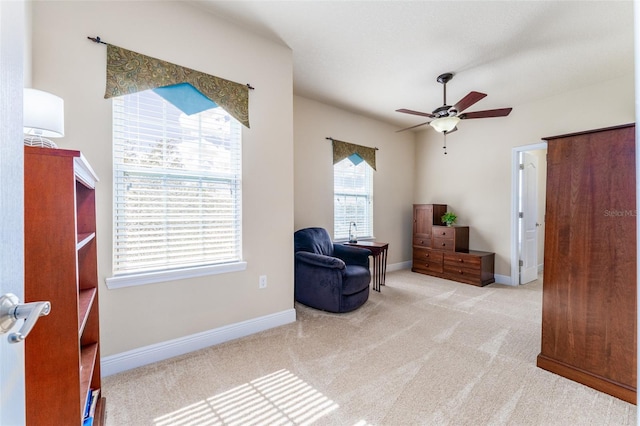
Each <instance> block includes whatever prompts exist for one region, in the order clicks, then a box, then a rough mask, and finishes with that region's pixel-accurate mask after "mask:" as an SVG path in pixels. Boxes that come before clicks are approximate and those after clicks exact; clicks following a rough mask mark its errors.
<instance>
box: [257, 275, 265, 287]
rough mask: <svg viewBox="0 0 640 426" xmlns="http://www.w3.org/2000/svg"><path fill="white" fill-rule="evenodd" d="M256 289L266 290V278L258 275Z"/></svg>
mask: <svg viewBox="0 0 640 426" xmlns="http://www.w3.org/2000/svg"><path fill="white" fill-rule="evenodd" d="M258 288H267V276H266V275H260V279H259V280H258Z"/></svg>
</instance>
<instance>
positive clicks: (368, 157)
mask: <svg viewBox="0 0 640 426" xmlns="http://www.w3.org/2000/svg"><path fill="white" fill-rule="evenodd" d="M331 141H332V142H333V164H336V163H338V162H340V161H342V160H344V159H345V158H349V157H351V156H352V155H354V154H356V155H357V156H359V157H360V158H362V159H363V160H364V161H366V162H367V164H368V165H370V166H371V168H372V169H373V170H376V148H369V147H367V146H362V145H356V144H353V143H349V142H343V141H339V140H336V139H331Z"/></svg>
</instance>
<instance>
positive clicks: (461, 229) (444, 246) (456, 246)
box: [431, 226, 469, 251]
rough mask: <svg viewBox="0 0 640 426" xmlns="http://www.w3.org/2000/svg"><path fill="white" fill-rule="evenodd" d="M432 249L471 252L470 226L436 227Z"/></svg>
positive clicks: (433, 231)
mask: <svg viewBox="0 0 640 426" xmlns="http://www.w3.org/2000/svg"><path fill="white" fill-rule="evenodd" d="M431 232H432V236H433V243H432V245H431V247H432V248H434V249H438V250H444V251H467V250H469V227H468V226H434V227H433V229H432V231H431Z"/></svg>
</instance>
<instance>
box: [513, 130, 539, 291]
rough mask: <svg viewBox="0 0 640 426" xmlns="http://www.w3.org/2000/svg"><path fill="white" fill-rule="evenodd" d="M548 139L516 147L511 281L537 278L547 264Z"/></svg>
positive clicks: (525, 281) (517, 281)
mask: <svg viewBox="0 0 640 426" xmlns="http://www.w3.org/2000/svg"><path fill="white" fill-rule="evenodd" d="M546 154H547V143H546V142H541V143H538V144H533V145H525V146H520V147H515V148H513V150H512V166H511V168H512V177H511V200H512V201H511V218H512V219H511V284H512V285H514V286H515V285H520V284H526V283H528V282H531V281H534V280H536V279H537V278H538V276H539V274H541V273H542V269H543V267H544V211H545V200H546V174H547V173H546V171H547V160H546V159H547V155H546Z"/></svg>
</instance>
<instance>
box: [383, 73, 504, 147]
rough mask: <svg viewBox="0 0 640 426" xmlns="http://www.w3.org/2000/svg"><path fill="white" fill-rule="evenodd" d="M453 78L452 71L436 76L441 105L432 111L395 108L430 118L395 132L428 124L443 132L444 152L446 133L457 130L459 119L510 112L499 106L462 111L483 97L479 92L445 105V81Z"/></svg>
mask: <svg viewBox="0 0 640 426" xmlns="http://www.w3.org/2000/svg"><path fill="white" fill-rule="evenodd" d="M452 78H453V73H450V72H448V73H444V74H441V75H439V76H438V78H437V81H438V83H441V84H442V87H443V102H442V106H441V107H438V108H436V109H434V110H433V111H432V112H430V113H429V112H421V111H414V110H411V109H406V108H402V109H397V110H396V111H397V112H402V113H405V114H413V115H419V116H421V117H429V118H431V119H432V120H429V121H425V122H424V123H420V124H416V125H415V126H411V127H407V128H405V129H400V130H398V131H397V132H403V131H405V130H410V129H415V128H416V127H420V126H424V125H425V124H429V125H430V126H431V127H433V128H434V129H436V130H437V131H438V132H441V133H444V135H445V146H444V147H443V148H445V154H446V153H447V152H446V135H447V134H448V133H452V132H455V131H456V130H458V128H457V127H456V126H457V124H458V123H459V122H460V120H468V119H471V118H489V117H506V116H507V115H509V113H511V110H512V108H499V109H488V110H484V111H474V112H464V113H463V111H464V110H466V109H467V108H469V107H470V106H472V105H474V104H475V103H476V102H478V101H479V100H481V99H482V98H484V97H485V96H487V95H486V93H480V92H473V91H472V92H469V94H468V95H467V96H465V97H464V98H462V99H460V100H459V101H458V102H457V103H456V104H455V105H453V106H451V105H447V83H448V82H449V81H451V79H452Z"/></svg>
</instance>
